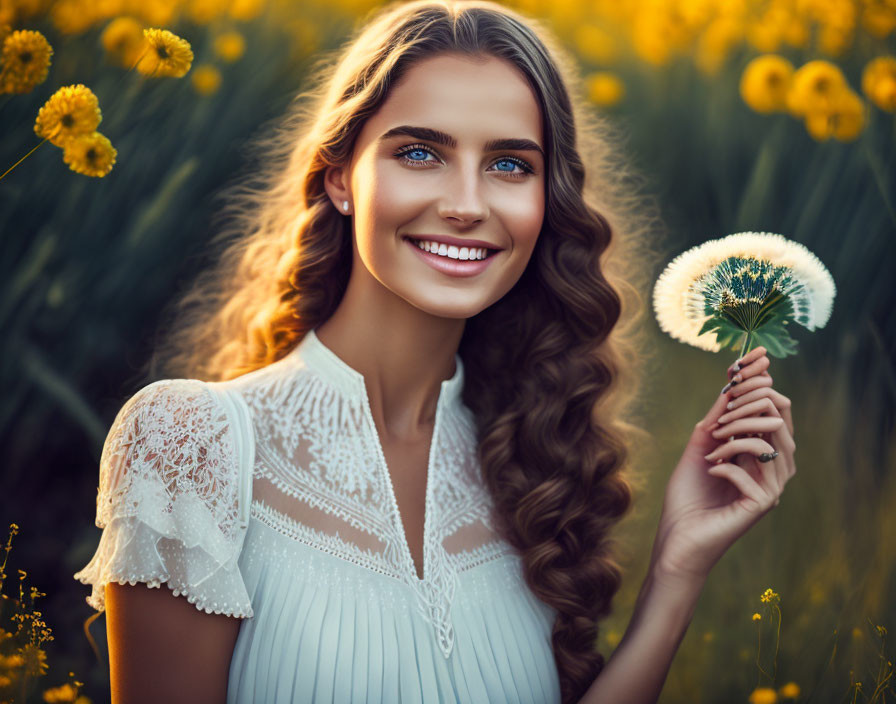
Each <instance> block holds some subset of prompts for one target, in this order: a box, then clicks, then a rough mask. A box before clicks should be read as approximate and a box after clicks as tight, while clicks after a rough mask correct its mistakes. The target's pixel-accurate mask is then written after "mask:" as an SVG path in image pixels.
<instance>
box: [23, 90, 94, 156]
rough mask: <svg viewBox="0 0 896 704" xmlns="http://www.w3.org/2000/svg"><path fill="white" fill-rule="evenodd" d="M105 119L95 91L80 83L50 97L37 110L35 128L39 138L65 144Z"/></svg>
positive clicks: (60, 144)
mask: <svg viewBox="0 0 896 704" xmlns="http://www.w3.org/2000/svg"><path fill="white" fill-rule="evenodd" d="M102 119H103V118H102V114H101V113H100V106H99V101H98V100H97V98H96V96H95V95H94V94H93V91H92V90H90V88H88V87H87V86H85V85H83V84H81V83H78V84H77V85H73V86H63V87H62V88H60V89H59V90H57V91H56V92H55V93H53V95H51V96H50V98H49V99H48V100H47V102H46V103H44V106H43V107H42V108H41V109H40V111H39V112H38V113H37V120H36V121H35V123H34V131H35V133H36V134H37V136H38V137H46V138H49V140H50V141H51V142H52V143H53V144H55V145H56V146H57V147H64V146H65V144H66V143H67V142H68V141H69V140H71V139H73V138H74V137H78V136H80V135H83V134H90V133H91V132H93V131H94V130H95V129H96V128H97V126H98V125H99V124H100V120H102Z"/></svg>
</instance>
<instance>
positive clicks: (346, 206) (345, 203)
mask: <svg viewBox="0 0 896 704" xmlns="http://www.w3.org/2000/svg"><path fill="white" fill-rule="evenodd" d="M342 209H343V210H345V211H348V201H347V200H344V201H342Z"/></svg>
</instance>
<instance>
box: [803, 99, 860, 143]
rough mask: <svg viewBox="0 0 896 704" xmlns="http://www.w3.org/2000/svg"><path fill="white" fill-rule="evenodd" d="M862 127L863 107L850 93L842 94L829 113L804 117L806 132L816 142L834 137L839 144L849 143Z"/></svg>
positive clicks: (817, 113) (818, 113)
mask: <svg viewBox="0 0 896 704" xmlns="http://www.w3.org/2000/svg"><path fill="white" fill-rule="evenodd" d="M864 126H865V106H864V104H863V103H862V99H861V98H859V96H858V95H856V94H855V93H853V92H852V91H848V92H846V93H843V94H842V95H841V97H840V100H839V102H838V103H837V105H835V106H834V109H833V110H832V111H831V112H814V113H809V114H808V115H806V130H807V131H808V132H809V134H810V135H811V136H812V138H813V139H816V140H818V141H825V140H827V139H829V138H830V137H834V138H836V139H838V140H840V141H841V142H849V141H852V140H853V139H855V138H856V137H858V136H859V134H860V133H861V132H862V129H863V128H864Z"/></svg>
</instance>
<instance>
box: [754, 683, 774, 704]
mask: <svg viewBox="0 0 896 704" xmlns="http://www.w3.org/2000/svg"><path fill="white" fill-rule="evenodd" d="M777 701H778V693H777V692H775V690H773V689H772V688H771V687H757V688H756V689H754V690H753V691H752V692H751V693H750V704H775V702H777Z"/></svg>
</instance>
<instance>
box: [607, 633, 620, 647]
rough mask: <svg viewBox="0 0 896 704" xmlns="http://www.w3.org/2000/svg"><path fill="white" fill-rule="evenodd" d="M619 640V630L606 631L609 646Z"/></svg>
mask: <svg viewBox="0 0 896 704" xmlns="http://www.w3.org/2000/svg"><path fill="white" fill-rule="evenodd" d="M620 640H622V636H620V635H619V631H615V630H609V631H607V643H609V644H610V646H611V647H614V646H616V645H617V644H618V643H619V641H620Z"/></svg>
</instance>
